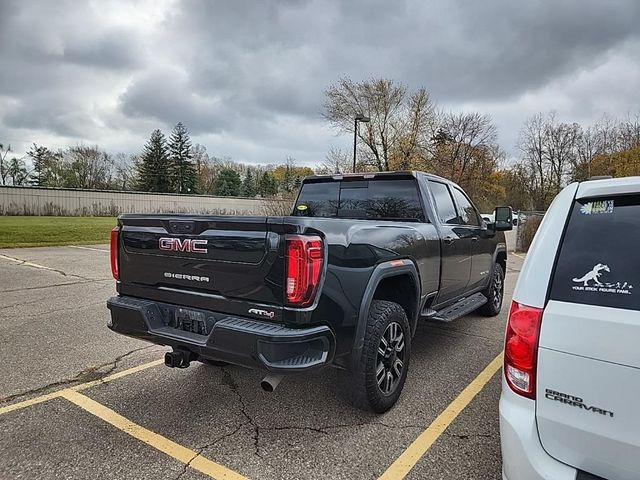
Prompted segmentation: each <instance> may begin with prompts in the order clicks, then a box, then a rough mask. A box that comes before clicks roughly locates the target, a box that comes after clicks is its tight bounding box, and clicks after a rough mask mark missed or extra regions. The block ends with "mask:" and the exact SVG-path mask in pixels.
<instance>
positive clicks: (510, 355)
mask: <svg viewBox="0 0 640 480" xmlns="http://www.w3.org/2000/svg"><path fill="white" fill-rule="evenodd" d="M542 313H543V310H542V309H541V308H535V307H528V306H527V305H522V304H520V303H518V302H512V303H511V309H510V310H509V320H508V321H507V331H506V334H505V341H504V376H505V378H506V380H507V383H508V384H509V386H510V387H511V389H512V390H513V391H514V392H516V393H517V394H519V395H522V396H523V397H527V398H531V399H535V396H536V360H537V357H538V339H539V337H540V325H541V323H542Z"/></svg>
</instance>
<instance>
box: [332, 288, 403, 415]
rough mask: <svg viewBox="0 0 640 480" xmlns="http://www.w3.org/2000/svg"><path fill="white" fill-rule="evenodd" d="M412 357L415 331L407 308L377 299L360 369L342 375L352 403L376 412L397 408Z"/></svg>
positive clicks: (342, 372)
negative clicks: (412, 332)
mask: <svg viewBox="0 0 640 480" xmlns="http://www.w3.org/2000/svg"><path fill="white" fill-rule="evenodd" d="M410 354H411V330H410V328H409V321H408V320H407V316H406V314H405V312H404V309H403V308H402V307H401V306H400V305H398V304H397V303H394V302H388V301H383V300H374V301H373V302H372V303H371V308H370V309H369V316H368V319H367V326H366V332H365V338H364V345H363V348H362V354H361V356H360V358H359V360H358V362H357V364H356V367H355V369H354V370H350V371H345V370H341V371H339V372H338V374H339V376H340V377H341V378H340V379H341V382H340V383H341V386H342V389H343V391H344V392H345V393H346V395H347V397H348V399H349V401H350V402H351V403H352V404H353V405H354V406H356V407H358V408H362V409H364V410H372V411H374V412H376V413H383V412H386V411H387V410H389V409H390V408H391V407H393V405H395V403H396V402H397V401H398V398H399V397H400V393H401V392H402V388H403V387H404V383H405V380H406V378H407V371H408V369H409V358H410Z"/></svg>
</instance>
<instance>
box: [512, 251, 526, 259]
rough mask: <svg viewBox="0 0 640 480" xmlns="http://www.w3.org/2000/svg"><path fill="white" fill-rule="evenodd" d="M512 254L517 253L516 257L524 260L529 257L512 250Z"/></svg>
mask: <svg viewBox="0 0 640 480" xmlns="http://www.w3.org/2000/svg"><path fill="white" fill-rule="evenodd" d="M511 255H515V256H516V257H518V258H521V259H522V260H526V259H527V257H525V256H524V255H520V254H518V253H516V252H511Z"/></svg>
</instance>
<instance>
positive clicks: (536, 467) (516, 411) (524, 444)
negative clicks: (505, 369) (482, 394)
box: [500, 375, 578, 480]
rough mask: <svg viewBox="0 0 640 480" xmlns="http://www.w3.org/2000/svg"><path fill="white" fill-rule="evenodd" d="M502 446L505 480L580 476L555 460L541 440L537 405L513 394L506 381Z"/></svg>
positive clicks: (554, 479) (555, 479)
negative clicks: (537, 421)
mask: <svg viewBox="0 0 640 480" xmlns="http://www.w3.org/2000/svg"><path fill="white" fill-rule="evenodd" d="M500 446H501V449H502V478H503V480H575V479H576V474H577V473H578V472H577V471H576V469H575V468H571V467H569V466H568V465H565V464H564V463H561V462H559V461H557V460H556V459H554V458H553V457H551V456H550V455H549V454H548V453H547V452H546V451H545V450H544V449H543V448H542V444H541V443H540V438H539V437H538V426H537V424H536V412H535V402H534V401H533V400H529V399H528V398H523V397H521V396H519V395H517V394H515V393H513V392H512V391H511V389H510V388H509V386H508V385H507V384H506V383H505V380H504V375H503V378H502V394H501V396H500Z"/></svg>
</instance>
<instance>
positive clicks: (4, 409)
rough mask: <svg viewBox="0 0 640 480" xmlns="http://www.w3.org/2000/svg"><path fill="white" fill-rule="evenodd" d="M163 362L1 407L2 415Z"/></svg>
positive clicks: (160, 361) (151, 363)
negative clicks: (68, 391)
mask: <svg viewBox="0 0 640 480" xmlns="http://www.w3.org/2000/svg"><path fill="white" fill-rule="evenodd" d="M163 362H164V361H163V360H154V361H153V362H148V363H143V364H142V365H138V366H137V367H133V368H128V369H127V370H123V371H121V372H118V373H114V374H113V375H109V376H106V377H104V378H101V379H100V380H93V381H91V382H85V383H81V384H79V385H76V386H74V387H70V388H65V389H63V390H58V391H55V392H51V393H47V394H46V395H40V396H39V397H34V398H30V399H29V400H24V401H22V402H17V403H14V404H11V405H7V406H5V407H0V415H2V414H4V413H9V412H13V411H15V410H20V409H21V408H26V407H30V406H32V405H37V404H38V403H42V402H46V401H48V400H51V399H53V398H58V397H60V396H61V395H62V393H63V392H65V391H67V390H73V391H81V390H84V389H86V388H90V387H94V386H96V385H101V384H103V383H106V382H112V381H113V380H117V379H118V378H122V377H126V376H127V375H131V374H133V373H138V372H141V371H143V370H146V369H147V368H151V367H155V366H156V365H160V364H162V363H163Z"/></svg>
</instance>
